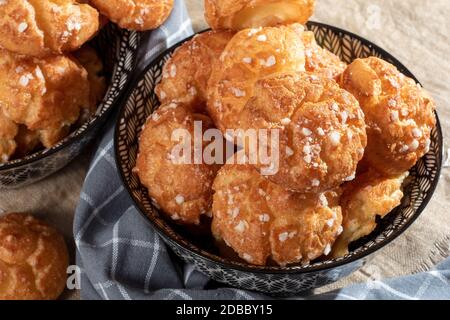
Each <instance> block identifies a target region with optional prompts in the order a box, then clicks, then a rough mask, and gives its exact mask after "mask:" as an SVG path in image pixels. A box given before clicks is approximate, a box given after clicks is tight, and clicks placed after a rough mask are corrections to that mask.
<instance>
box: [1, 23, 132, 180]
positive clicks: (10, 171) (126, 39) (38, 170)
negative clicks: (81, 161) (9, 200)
mask: <svg viewBox="0 0 450 320" xmlns="http://www.w3.org/2000/svg"><path fill="white" fill-rule="evenodd" d="M139 39H140V35H139V33H136V32H130V31H126V30H121V29H119V28H118V27H117V26H115V25H113V24H108V25H107V26H105V27H104V28H103V29H102V30H101V31H100V33H99V34H98V35H97V36H96V37H95V38H94V39H93V40H92V41H91V42H90V44H91V45H92V46H93V47H94V48H95V49H96V50H97V52H98V53H99V55H100V57H101V59H102V60H103V63H104V66H105V74H106V76H107V80H108V84H109V87H108V90H107V92H106V94H105V97H104V98H103V101H102V102H101V103H100V104H99V106H98V109H97V112H96V114H95V115H94V116H92V117H91V118H90V119H89V121H87V122H86V123H84V124H83V125H82V126H81V127H79V128H77V129H76V130H75V131H73V132H72V133H71V134H70V135H69V136H68V137H66V138H65V139H64V140H62V141H61V142H59V143H58V144H57V145H55V146H54V147H52V148H50V149H43V150H40V151H38V152H36V153H33V154H31V155H29V156H27V157H24V158H21V159H17V160H14V161H10V162H8V163H5V164H0V189H12V188H20V187H22V186H25V185H28V184H31V183H34V182H36V181H39V180H41V179H43V178H45V177H47V176H49V175H51V174H53V173H55V172H56V171H58V170H60V169H61V168H63V167H64V166H66V165H67V164H68V163H69V162H70V161H71V160H73V159H74V158H75V157H76V156H78V155H79V154H80V153H81V151H82V150H83V148H84V147H85V146H86V145H87V144H88V143H89V142H90V141H92V140H93V139H94V138H95V137H96V135H97V133H98V131H99V129H100V128H101V126H102V125H103V124H104V123H105V121H106V119H107V118H108V116H109V114H110V113H111V111H112V110H113V109H114V106H115V105H116V104H117V102H118V101H119V99H121V97H122V96H123V93H124V91H125V88H126V86H127V84H128V82H129V80H130V78H131V76H132V74H133V71H134V68H135V65H136V52H137V48H138V44H139Z"/></svg>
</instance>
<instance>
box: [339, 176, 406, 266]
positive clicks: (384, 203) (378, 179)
mask: <svg viewBox="0 0 450 320" xmlns="http://www.w3.org/2000/svg"><path fill="white" fill-rule="evenodd" d="M407 176H408V172H406V173H404V174H402V175H400V176H398V177H395V178H385V177H382V176H381V175H380V174H379V173H377V172H375V171H374V170H369V171H367V172H365V173H363V174H361V175H360V176H358V177H357V178H356V179H355V180H354V181H352V182H349V183H348V184H345V185H344V186H343V195H342V197H341V201H340V204H341V206H342V214H343V216H344V220H343V223H342V226H343V228H344V231H343V232H342V234H341V236H340V237H339V238H338V239H337V241H336V243H335V245H334V246H333V257H334V258H338V257H343V256H345V255H346V254H347V253H348V246H349V244H350V243H351V242H353V241H356V240H358V239H360V238H362V237H365V236H367V235H369V234H371V233H372V231H374V230H375V228H376V226H377V223H376V217H380V218H384V217H385V216H386V215H387V214H389V213H390V212H391V211H392V210H394V209H395V208H396V207H398V206H399V205H400V203H401V200H402V198H403V192H402V184H403V181H404V180H405V179H406V177H407Z"/></svg>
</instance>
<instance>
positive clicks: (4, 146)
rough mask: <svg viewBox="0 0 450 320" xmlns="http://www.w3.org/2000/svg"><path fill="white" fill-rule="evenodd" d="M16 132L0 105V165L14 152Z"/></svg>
mask: <svg viewBox="0 0 450 320" xmlns="http://www.w3.org/2000/svg"><path fill="white" fill-rule="evenodd" d="M18 131H19V127H18V126H17V124H15V123H14V121H11V120H10V119H9V118H8V117H6V116H5V114H4V113H3V108H2V107H1V104H0V164H2V163H6V162H8V161H9V160H10V158H11V156H12V155H13V154H14V152H15V151H16V148H17V143H16V141H15V140H14V138H15V137H16V135H17V133H18Z"/></svg>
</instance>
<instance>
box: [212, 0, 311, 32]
mask: <svg viewBox="0 0 450 320" xmlns="http://www.w3.org/2000/svg"><path fill="white" fill-rule="evenodd" d="M315 3H316V1H315V0H283V1H282V0H205V19H206V21H207V22H208V24H209V25H210V26H211V28H212V29H214V30H218V29H231V30H236V31H238V30H242V29H247V28H258V27H273V26H277V25H286V24H292V23H301V24H305V23H306V21H308V19H309V18H310V17H311V16H312V14H313V12H314V6H315Z"/></svg>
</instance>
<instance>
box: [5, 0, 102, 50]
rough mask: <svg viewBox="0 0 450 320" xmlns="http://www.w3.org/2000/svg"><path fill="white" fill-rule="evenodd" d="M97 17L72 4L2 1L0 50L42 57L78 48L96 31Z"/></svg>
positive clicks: (86, 8)
mask: <svg viewBox="0 0 450 320" xmlns="http://www.w3.org/2000/svg"><path fill="white" fill-rule="evenodd" d="M99 21H100V20H99V13H98V12H97V10H95V9H94V8H92V7H91V6H90V5H88V4H81V3H78V2H77V1H75V0H58V1H51V0H4V1H2V3H1V4H0V34H1V36H0V46H2V47H3V48H5V49H7V50H9V51H12V52H15V53H18V54H23V55H29V56H35V57H42V56H45V55H49V54H61V53H63V52H70V51H73V50H76V49H78V48H79V47H81V46H82V45H83V44H84V43H85V42H87V41H88V40H90V39H91V38H92V37H93V36H94V35H95V34H96V32H97V31H98V29H99Z"/></svg>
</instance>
